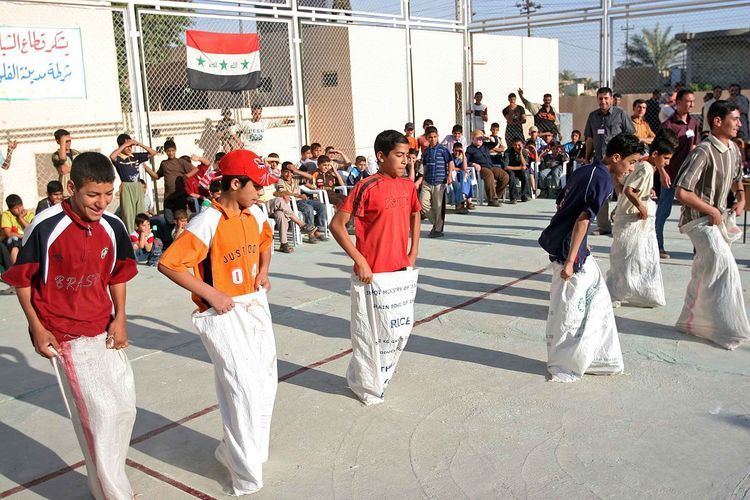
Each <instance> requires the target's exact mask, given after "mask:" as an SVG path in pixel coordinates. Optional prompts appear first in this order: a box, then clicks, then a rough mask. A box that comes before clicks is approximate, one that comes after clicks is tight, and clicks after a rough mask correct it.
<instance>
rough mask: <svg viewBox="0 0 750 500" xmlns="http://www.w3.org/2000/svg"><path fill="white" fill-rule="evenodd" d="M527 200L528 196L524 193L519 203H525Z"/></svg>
mask: <svg viewBox="0 0 750 500" xmlns="http://www.w3.org/2000/svg"><path fill="white" fill-rule="evenodd" d="M527 201H529V197H528V196H526V195H524V196H521V203H526V202H527Z"/></svg>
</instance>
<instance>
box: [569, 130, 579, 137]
mask: <svg viewBox="0 0 750 500" xmlns="http://www.w3.org/2000/svg"><path fill="white" fill-rule="evenodd" d="M573 134H578V135H579V136H580V135H581V131H580V130H578V129H575V130H574V131H573V132H571V133H570V135H573Z"/></svg>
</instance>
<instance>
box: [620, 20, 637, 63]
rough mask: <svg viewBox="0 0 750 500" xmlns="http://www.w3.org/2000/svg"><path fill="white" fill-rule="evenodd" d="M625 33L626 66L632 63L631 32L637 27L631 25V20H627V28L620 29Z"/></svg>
mask: <svg viewBox="0 0 750 500" xmlns="http://www.w3.org/2000/svg"><path fill="white" fill-rule="evenodd" d="M620 29H621V30H622V31H624V32H625V66H627V65H628V63H629V62H630V32H631V31H633V29H635V26H633V25H632V24H630V19H628V18H627V17H626V18H625V26H623V27H622V28H620Z"/></svg>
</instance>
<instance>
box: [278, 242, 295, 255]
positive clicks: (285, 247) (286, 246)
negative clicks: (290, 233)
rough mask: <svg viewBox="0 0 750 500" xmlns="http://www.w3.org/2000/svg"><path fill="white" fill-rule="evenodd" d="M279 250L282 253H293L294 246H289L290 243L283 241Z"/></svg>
mask: <svg viewBox="0 0 750 500" xmlns="http://www.w3.org/2000/svg"><path fill="white" fill-rule="evenodd" d="M279 252H281V253H292V252H294V248H292V247H290V246H289V243H282V244H281V246H280V247H279Z"/></svg>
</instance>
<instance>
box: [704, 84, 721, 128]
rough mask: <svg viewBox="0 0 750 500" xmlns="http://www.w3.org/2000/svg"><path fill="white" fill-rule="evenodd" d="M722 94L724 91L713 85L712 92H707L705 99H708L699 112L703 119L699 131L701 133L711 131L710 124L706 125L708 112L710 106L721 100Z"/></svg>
mask: <svg viewBox="0 0 750 500" xmlns="http://www.w3.org/2000/svg"><path fill="white" fill-rule="evenodd" d="M723 93H724V89H723V88H721V86H720V85H714V90H713V92H707V93H706V96H705V97H708V99H707V100H705V101H704V102H703V110H702V111H701V117H702V118H703V124H702V126H701V130H702V131H703V132H710V131H711V124H710V123H708V110H709V109H710V108H711V105H712V104H713V103H715V102H716V101H718V100H719V99H721V94H723Z"/></svg>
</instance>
